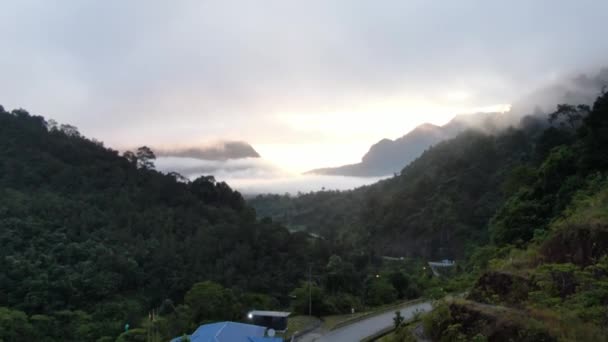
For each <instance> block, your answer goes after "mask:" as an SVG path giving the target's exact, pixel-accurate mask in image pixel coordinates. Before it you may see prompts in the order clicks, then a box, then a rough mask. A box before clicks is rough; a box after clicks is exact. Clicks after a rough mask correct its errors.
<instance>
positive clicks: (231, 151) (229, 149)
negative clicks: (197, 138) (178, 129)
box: [153, 141, 260, 160]
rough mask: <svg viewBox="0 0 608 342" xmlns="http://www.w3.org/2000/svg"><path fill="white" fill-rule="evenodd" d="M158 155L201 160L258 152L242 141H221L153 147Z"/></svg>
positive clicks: (247, 156)
mask: <svg viewBox="0 0 608 342" xmlns="http://www.w3.org/2000/svg"><path fill="white" fill-rule="evenodd" d="M153 150H154V153H155V154H156V155H157V156H158V157H183V158H194V159H202V160H228V159H243V158H260V154H259V153H258V152H257V151H256V150H255V149H254V148H253V146H251V145H250V144H248V143H246V142H244V141H222V142H219V143H217V144H213V145H209V146H201V147H181V148H153Z"/></svg>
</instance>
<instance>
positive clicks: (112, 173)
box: [0, 107, 435, 341]
mask: <svg viewBox="0 0 608 342" xmlns="http://www.w3.org/2000/svg"><path fill="white" fill-rule="evenodd" d="M154 160H155V156H154V152H153V151H151V150H150V149H149V148H147V147H141V148H139V149H137V150H136V151H134V152H131V151H127V152H125V153H124V154H122V155H120V154H119V153H118V152H117V151H113V150H111V149H108V148H105V147H104V146H103V144H102V143H100V142H98V141H94V140H89V139H86V138H84V137H82V136H81V135H80V134H79V133H78V130H77V129H76V128H75V127H73V126H69V125H58V124H57V123H55V122H53V121H48V122H47V121H45V120H44V119H43V118H42V117H40V116H33V115H30V114H29V113H27V112H26V111H25V110H14V111H12V112H6V111H4V109H3V108H1V107H0V242H1V244H2V249H0V325H1V326H2V329H0V339H1V340H3V341H17V340H36V339H42V338H44V340H45V341H96V340H100V341H114V340H116V339H117V338H119V339H120V340H121V341H129V340H138V339H141V338H145V339H146V340H150V341H157V340H158V341H161V340H166V339H168V338H171V337H174V336H180V335H183V334H184V333H188V332H192V331H193V330H194V329H195V328H196V327H198V325H200V324H202V323H205V322H211V321H218V320H227V319H230V320H237V321H239V320H245V317H246V313H247V312H248V311H249V310H251V309H253V308H259V309H285V308H290V309H292V310H294V311H295V312H296V313H302V314H307V313H308V303H307V302H308V301H307V298H308V296H307V295H308V291H307V287H308V286H309V284H308V282H307V271H308V269H309V268H310V269H312V270H313V279H312V288H313V290H314V291H313V292H314V302H313V313H314V314H316V315H327V314H345V313H350V312H351V309H352V308H355V309H356V310H357V311H360V310H365V309H367V308H370V307H372V306H374V305H379V304H383V303H389V302H391V301H394V300H397V299H399V300H403V299H408V298H414V297H416V296H418V295H420V294H423V293H424V292H425V291H423V290H422V289H424V290H427V289H431V288H432V286H429V284H431V283H433V282H434V281H435V280H433V279H432V277H431V276H430V275H429V273H428V272H425V271H423V270H422V267H421V266H420V264H419V263H418V262H416V261H414V260H405V261H403V262H400V263H398V264H396V265H393V264H392V263H390V262H383V261H382V259H381V258H378V257H376V256H374V255H371V254H370V253H369V252H368V250H367V248H365V247H360V248H356V249H351V248H350V245H348V244H345V243H341V242H339V241H328V240H324V239H317V238H311V237H310V236H309V235H308V234H307V233H305V232H299V233H298V232H295V233H290V232H289V230H288V229H286V228H285V227H284V226H282V225H281V224H279V223H275V222H273V221H272V220H270V219H261V220H259V219H258V218H257V217H256V214H255V211H254V210H253V209H252V208H251V207H249V206H248V205H247V204H246V203H245V201H244V200H243V198H242V196H241V195H240V194H239V193H238V192H236V191H233V190H232V189H230V187H229V186H228V185H227V184H225V183H223V182H216V181H215V179H214V178H213V177H212V176H203V177H200V178H198V179H196V180H193V181H189V180H187V179H185V178H184V177H182V176H180V175H179V174H175V173H172V174H168V175H165V174H162V173H160V172H157V171H155V170H154ZM379 277H380V278H379ZM127 324H128V325H129V326H130V329H129V330H128V331H126V332H125V327H126V325H127ZM142 335H143V336H144V337H142Z"/></svg>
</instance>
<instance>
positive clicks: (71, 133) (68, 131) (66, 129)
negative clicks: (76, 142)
mask: <svg viewBox="0 0 608 342" xmlns="http://www.w3.org/2000/svg"><path fill="white" fill-rule="evenodd" d="M59 130H60V131H61V132H63V134H65V135H67V136H68V137H80V132H78V128H76V126H72V125H61V126H59Z"/></svg>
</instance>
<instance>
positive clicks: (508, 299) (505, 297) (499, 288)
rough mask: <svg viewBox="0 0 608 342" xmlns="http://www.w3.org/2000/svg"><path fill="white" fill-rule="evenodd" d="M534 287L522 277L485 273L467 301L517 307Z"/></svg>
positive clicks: (500, 273)
mask: <svg viewBox="0 0 608 342" xmlns="http://www.w3.org/2000/svg"><path fill="white" fill-rule="evenodd" d="M536 289H537V287H536V285H535V284H534V283H533V282H532V281H531V280H530V279H526V278H524V277H522V276H519V275H515V274H510V273H503V272H486V273H484V274H483V275H482V276H481V277H479V279H477V283H476V284H475V286H474V287H473V289H472V290H471V292H470V293H469V296H468V299H470V300H474V301H477V302H480V303H486V304H510V305H515V306H517V305H518V304H520V303H522V302H523V301H525V300H527V299H528V293H529V292H530V291H534V290H536Z"/></svg>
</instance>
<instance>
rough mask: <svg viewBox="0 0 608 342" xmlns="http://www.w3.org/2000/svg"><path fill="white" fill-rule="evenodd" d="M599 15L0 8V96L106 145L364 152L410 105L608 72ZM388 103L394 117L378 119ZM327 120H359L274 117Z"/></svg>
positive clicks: (489, 97)
mask: <svg viewBox="0 0 608 342" xmlns="http://www.w3.org/2000/svg"><path fill="white" fill-rule="evenodd" d="M607 11H608V3H606V2H603V1H592V0H586V1H585V0H583V1H576V2H569V1H553V0H539V1H528V0H515V1H508V2H506V1H503V2H500V1H493V2H489V1H478V0H462V1H448V2H446V1H439V0H436V1H428V0H413V1H400V0H389V1H383V2H381V3H378V2H370V1H364V0H338V1H323V0H311V1H303V2H302V1H298V2H295V1H284V0H269V1H264V2H263V3H259V2H252V1H233V0H227V1H214V2H211V1H198V0H180V1H170V2H162V1H161V2H158V1H152V2H151V1H144V0H133V1H122V0H108V1H93V0H65V1H61V2H51V1H46V0H20V1H17V0H15V1H3V2H2V4H0V41H2V43H3V52H2V54H0V74H1V75H2V78H3V80H4V82H1V83H0V103H2V104H3V105H4V106H5V107H6V108H14V107H24V108H27V109H29V110H30V111H31V112H33V113H37V114H42V115H45V116H48V117H52V118H55V119H56V120H58V121H60V122H66V123H71V124H74V125H76V126H78V127H79V128H80V130H81V131H82V132H83V133H84V134H86V135H87V136H92V137H96V138H98V139H100V140H103V141H105V142H106V143H107V144H109V145H110V146H113V147H115V148H123V147H126V146H140V145H151V144H152V143H160V144H176V143H180V144H190V145H193V144H198V143H201V142H206V141H212V140H226V139H228V140H244V141H247V142H249V143H251V144H252V145H253V146H257V145H269V144H277V143H281V144H307V143H308V144H309V143H311V142H314V143H320V144H327V145H331V144H337V143H341V144H347V143H348V144H354V143H355V140H356V141H358V142H365V144H370V143H372V142H374V141H377V140H379V139H380V138H383V137H389V138H395V137H396V136H386V134H382V132H381V131H382V129H380V128H378V129H373V130H370V131H369V132H363V133H360V132H358V130H359V129H360V127H364V126H366V125H369V126H374V127H376V126H379V125H380V124H382V123H383V124H384V125H383V127H386V129H387V130H395V131H397V129H396V128H395V127H397V128H399V135H402V134H403V133H406V132H407V130H408V128H413V127H415V126H416V125H417V124H419V123H422V122H424V121H427V119H428V116H429V115H430V114H428V112H427V111H424V110H420V109H419V107H417V106H416V105H415V104H416V103H432V104H433V105H434V106H436V107H438V108H448V109H449V108H464V109H467V108H481V107H488V106H495V105H498V104H505V103H512V101H514V100H515V99H517V98H518V97H519V96H521V95H522V94H525V93H528V92H529V91H531V90H532V89H535V88H537V87H538V86H539V85H542V84H544V83H546V82H547V81H549V80H552V79H557V78H559V77H561V76H562V75H564V74H568V73H570V72H573V71H586V70H588V69H590V68H595V67H597V66H599V65H603V64H604V63H606V60H605V56H607V55H608V41H606V40H602V39H599V38H597V37H598V36H597V35H598V32H603V31H604V29H605V28H604V23H605V20H604V19H605V13H606V12H607ZM387 99H389V101H388V103H390V104H391V106H392V108H390V113H394V115H393V114H391V115H383V116H381V118H382V122H380V124H379V123H378V121H379V120H378V115H377V112H376V110H377V109H376V107H377V106H380V105H381V104H383V103H387ZM382 110H385V111H386V109H382ZM324 113H326V115H327V116H328V118H329V119H330V120H333V119H332V118H335V117H337V118H342V116H341V115H342V114H341V113H344V114H345V115H346V117H348V115H349V114H352V113H355V114H356V115H357V122H358V123H359V125H358V126H357V127H352V129H351V127H350V126H349V122H348V120H345V122H344V125H334V126H332V127H333V128H332V129H331V130H329V131H328V130H325V129H323V128H322V127H321V128H319V129H313V130H302V129H297V127H293V125H289V123H288V122H285V120H281V118H284V117H285V116H288V117H289V116H290V115H291V116H292V117H293V115H296V116H309V117H310V118H312V119H303V120H304V121H310V120H313V121H314V120H317V119H316V116H318V115H325V114H324ZM446 113H449V111H446ZM453 114H457V113H453ZM442 115H444V116H445V117H446V118H443V117H442V120H447V119H449V117H448V116H449V115H452V114H442ZM404 117H405V118H407V120H405V119H404ZM321 121H323V120H321ZM401 126H404V127H403V128H400V127H401ZM405 126H407V127H405ZM390 135H396V133H393V132H392V131H391V133H390ZM345 138H347V140H346V141H339V139H345ZM361 152H364V151H361ZM348 153H350V154H353V155H354V154H355V153H352V152H348ZM359 154H360V153H359ZM324 158H327V157H324ZM315 166H321V165H309V166H308V168H312V167H315Z"/></svg>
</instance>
